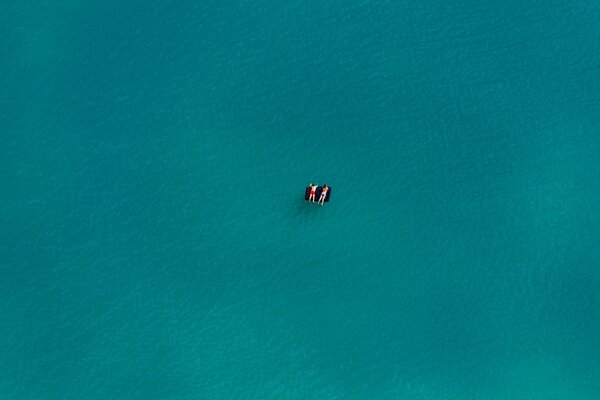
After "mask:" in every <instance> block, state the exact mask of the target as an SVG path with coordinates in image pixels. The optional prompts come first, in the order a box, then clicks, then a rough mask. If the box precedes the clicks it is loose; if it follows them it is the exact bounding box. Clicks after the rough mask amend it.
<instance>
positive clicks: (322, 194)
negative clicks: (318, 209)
mask: <svg viewBox="0 0 600 400" xmlns="http://www.w3.org/2000/svg"><path fill="white" fill-rule="evenodd" d="M328 191H329V187H328V186H327V185H323V190H322V191H321V197H319V201H318V203H320V204H321V205H323V204H325V197H327V192H328Z"/></svg>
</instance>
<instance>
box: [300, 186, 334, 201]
mask: <svg viewBox="0 0 600 400" xmlns="http://www.w3.org/2000/svg"><path fill="white" fill-rule="evenodd" d="M327 187H328V188H329V190H328V191H327V194H326V195H325V201H326V202H327V201H329V197H331V186H327ZM322 191H323V186H317V190H315V202H317V201H319V198H320V197H321V192H322ZM309 196H310V186H307V187H306V191H305V192H304V200H308V197H309Z"/></svg>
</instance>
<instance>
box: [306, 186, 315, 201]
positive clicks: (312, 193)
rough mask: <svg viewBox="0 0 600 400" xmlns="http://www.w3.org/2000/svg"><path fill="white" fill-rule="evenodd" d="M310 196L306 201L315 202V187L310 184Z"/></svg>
mask: <svg viewBox="0 0 600 400" xmlns="http://www.w3.org/2000/svg"><path fill="white" fill-rule="evenodd" d="M308 186H310V196H308V201H312V202H313V203H314V202H315V194H316V193H317V185H315V184H314V183H311V184H310V185H308Z"/></svg>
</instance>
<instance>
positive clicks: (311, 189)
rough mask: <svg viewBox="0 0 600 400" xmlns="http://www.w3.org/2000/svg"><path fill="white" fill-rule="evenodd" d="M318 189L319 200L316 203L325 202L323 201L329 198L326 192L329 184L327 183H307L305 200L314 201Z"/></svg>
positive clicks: (321, 203)
mask: <svg viewBox="0 0 600 400" xmlns="http://www.w3.org/2000/svg"><path fill="white" fill-rule="evenodd" d="M319 189H320V192H321V193H320V194H319V200H318V201H317V203H318V204H320V205H323V204H325V201H328V200H329V198H328V197H327V194H328V193H329V186H327V185H323V187H322V188H321V187H319V186H318V185H317V184H314V183H311V184H309V185H308V188H307V191H308V198H307V199H306V200H308V201H311V202H313V203H314V202H315V197H316V196H317V191H318V190H319Z"/></svg>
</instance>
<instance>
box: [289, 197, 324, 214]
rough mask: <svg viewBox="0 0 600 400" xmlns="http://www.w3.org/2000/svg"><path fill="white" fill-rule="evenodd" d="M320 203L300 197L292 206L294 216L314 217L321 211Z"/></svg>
mask: <svg viewBox="0 0 600 400" xmlns="http://www.w3.org/2000/svg"><path fill="white" fill-rule="evenodd" d="M319 208H320V207H318V204H317V203H316V202H315V203H311V202H308V201H306V200H305V199H304V196H303V197H298V200H297V201H294V205H293V208H292V216H293V217H294V218H313V216H315V215H317V213H318V212H319Z"/></svg>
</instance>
